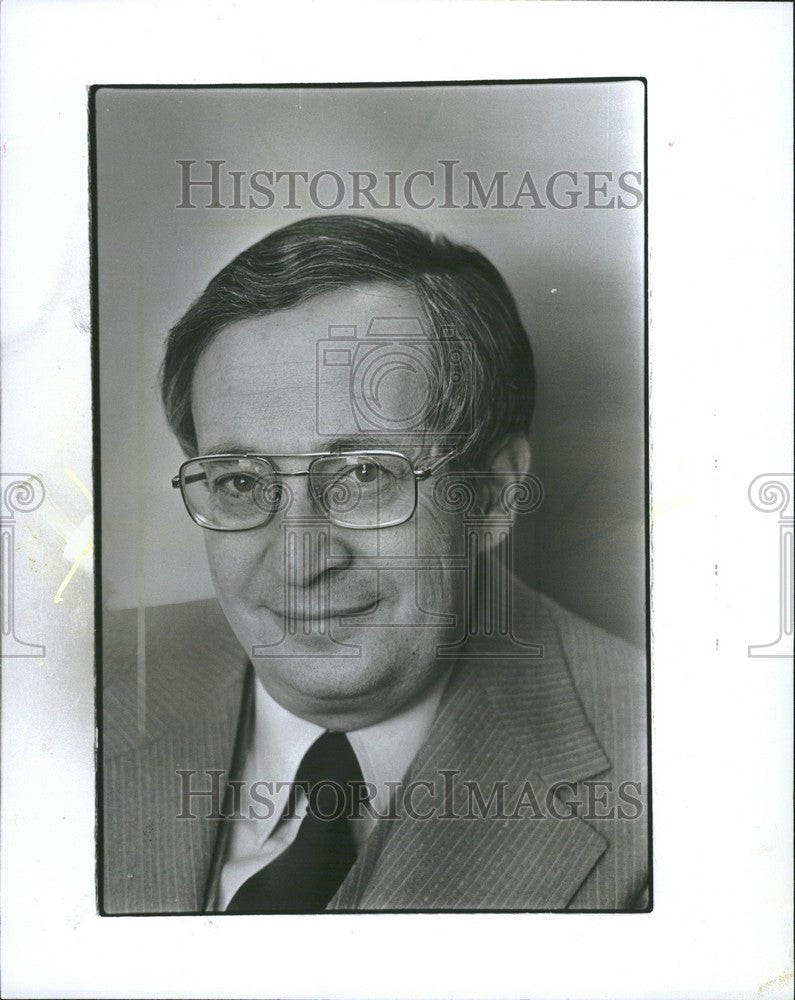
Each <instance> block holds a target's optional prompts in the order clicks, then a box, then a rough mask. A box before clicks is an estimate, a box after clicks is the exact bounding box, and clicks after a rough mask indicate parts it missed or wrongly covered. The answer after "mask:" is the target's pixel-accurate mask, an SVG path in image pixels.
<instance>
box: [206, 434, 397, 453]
mask: <svg viewBox="0 0 795 1000" xmlns="http://www.w3.org/2000/svg"><path fill="white" fill-rule="evenodd" d="M313 444H314V446H315V447H313V448H307V450H306V452H303V453H302V452H289V453H288V454H309V455H311V454H314V453H315V452H327V451H369V450H377V451H405V448H406V442H403V443H402V444H399V443H398V442H396V441H394V440H393V439H392V438H391V437H390V436H388V435H378V434H357V435H355V436H350V437H339V438H331V439H324V440H323V441H314V442H313ZM202 454H203V455H280V454H285V452H282V451H280V450H279V449H275V448H270V449H269V448H262V447H260V446H259V445H255V444H250V443H246V442H243V441H231V440H227V441H219V442H218V444H215V445H213V446H212V447H211V448H207V450H206V451H203V452H202Z"/></svg>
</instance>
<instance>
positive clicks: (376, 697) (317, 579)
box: [103, 216, 647, 913]
mask: <svg viewBox="0 0 795 1000" xmlns="http://www.w3.org/2000/svg"><path fill="white" fill-rule="evenodd" d="M161 376H162V390H163V399H164V403H165V407H166V413H167V416H168V419H169V423H170V425H171V427H172V429H173V431H174V432H175V434H176V435H177V438H178V439H179V441H180V443H181V445H182V448H183V450H184V451H185V454H186V456H187V461H186V462H185V463H183V465H182V466H181V468H180V470H179V472H178V474H177V475H176V476H175V478H174V482H173V485H174V486H175V487H178V488H179V489H180V491H181V494H182V498H183V501H184V503H185V506H186V508H187V511H188V513H189V514H190V516H191V517H192V518H193V520H194V521H195V522H196V523H197V525H199V527H200V528H201V529H203V533H204V540H205V543H206V548H207V555H208V559H209V564H210V569H211V573H212V578H213V582H214V586H215V590H216V594H217V598H218V600H217V604H216V603H215V602H202V603H199V604H188V605H180V606H175V607H170V608H165V609H148V610H147V619H146V623H147V632H146V650H147V659H146V675H145V684H144V683H143V681H142V678H141V677H140V676H139V675H138V673H137V671H136V665H135V664H136V659H135V656H136V648H137V645H136V644H137V639H136V635H135V625H134V623H133V621H132V619H131V618H130V617H129V616H128V617H127V618H124V617H122V619H121V620H118V621H115V622H109V624H108V626H107V627H106V642H105V661H104V664H103V694H104V726H103V759H104V778H103V791H104V799H105V808H104V824H103V839H104V848H105V863H104V900H103V902H104V909H105V912H108V913H128V912H201V911H223V912H237V913H256V912H312V911H320V910H326V909H328V910H351V909H354V910H384V909H386V910H425V909H432V910H433V909H435V910H448V909H449V910H460V909H493V910H500V909H513V910H526V909H564V908H572V909H606V910H630V909H638V908H642V907H644V906H646V905H647V898H646V896H645V895H644V887H645V884H646V878H647V858H646V847H647V825H646V813H645V796H646V791H647V789H646V763H645V742H646V735H645V711H646V694H645V671H644V668H643V663H642V658H641V657H640V655H639V654H638V653H637V652H636V651H635V650H633V649H632V648H630V647H628V646H627V645H626V644H625V643H623V642H621V641H620V640H618V639H615V638H613V637H611V636H608V635H607V634H606V633H604V632H602V631H601V630H600V629H598V628H596V627H594V626H592V625H589V624H587V623H586V622H584V621H582V620H580V619H578V618H576V617H575V616H574V615H572V614H570V613H569V612H567V611H564V610H563V609H562V608H560V607H558V606H557V605H555V604H554V603H553V602H551V601H549V600H547V599H546V598H543V597H542V596H540V595H538V594H535V593H533V592H531V591H529V590H528V589H527V588H526V587H525V586H523V585H522V584H521V583H520V582H519V581H518V580H517V579H516V578H515V577H513V575H512V574H511V572H510V523H511V520H512V518H513V517H514V516H515V514H516V512H517V509H520V508H521V505H522V501H523V500H524V502H525V508H526V509H530V508H532V505H533V504H532V502H531V503H529V504H528V503H527V498H528V497H532V496H533V495H534V494H533V491H534V490H535V502H537V501H538V499H539V498H540V492H539V489H538V485H539V484H538V483H537V481H535V480H534V479H533V478H532V476H530V474H529V470H530V446H529V441H528V431H529V424H530V418H531V414H532V408H533V398H534V374H533V359H532V353H531V349H530V344H529V341H528V338H527V336H526V334H525V331H524V329H523V327H522V324H521V321H520V319H519V316H518V314H517V310H516V306H515V304H514V302H513V299H512V297H511V295H510V292H509V291H508V289H507V287H506V285H505V283H504V282H503V280H502V278H501V277H500V275H499V274H498V272H497V271H496V269H495V268H494V267H493V266H492V265H491V264H490V263H489V262H488V261H486V260H485V258H484V257H483V256H482V255H481V254H479V253H478V252H476V251H475V250H473V249H471V248H467V247H463V246H458V245H455V244H453V243H450V242H448V241H445V240H442V239H437V240H433V239H431V238H430V237H428V236H426V235H424V234H423V233H421V232H419V231H418V230H416V229H414V228H413V227H410V226H406V225H398V224H392V223H386V222H382V221H377V220H372V219H362V218H354V217H347V216H332V217H324V218H317V219H306V220H303V221H301V222H297V223H295V224H293V225H290V226H287V227H285V228H284V229H281V230H279V231H277V232H275V233H273V234H271V235H270V236H268V237H266V238H265V239H263V240H262V241H260V242H259V243H257V244H255V245H254V246H252V247H251V248H249V249H248V250H246V251H245V252H243V253H242V254H240V255H239V256H238V257H237V258H235V260H233V261H232V262H231V263H230V264H229V265H227V266H226V267H225V268H224V269H223V270H222V271H221V272H220V273H219V274H218V275H217V276H216V277H215V278H214V279H213V280H212V281H211V282H210V284H209V285H208V287H207V289H206V290H205V291H204V293H203V294H202V295H201V296H200V298H199V299H198V300H197V301H196V302H195V303H194V305H193V306H191V308H190V309H189V310H188V312H187V313H186V314H185V316H184V317H183V318H182V319H181V320H180V321H179V322H178V323H177V324H176V325H175V326H174V327H173V329H172V331H171V334H170V336H169V341H168V345H167V350H166V355H165V360H164V363H163V367H162V372H161ZM142 717H144V718H145V727H142V726H141V725H140V719H141V718H142ZM142 728H143V731H142Z"/></svg>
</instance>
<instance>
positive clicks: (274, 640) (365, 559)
mask: <svg viewBox="0 0 795 1000" xmlns="http://www.w3.org/2000/svg"><path fill="white" fill-rule="evenodd" d="M420 315H421V310H420V305H419V302H418V301H417V299H416V296H415V295H414V293H413V292H411V291H409V290H406V289H403V288H399V287H397V286H393V285H387V284H382V285H368V286H362V287H360V288H347V289H342V290H339V291H336V292H332V293H327V294H324V295H321V296H318V297H316V298H314V299H311V300H310V301H309V302H307V303H305V304H302V305H299V306H296V307H294V308H292V309H288V310H285V311H282V312H278V313H273V314H271V315H269V316H264V317H258V318H253V319H248V320H244V321H241V322H238V323H234V324H232V325H230V326H228V327H227V328H226V329H224V330H223V331H222V332H221V333H220V334H218V335H217V337H216V338H215V339H214V340H213V341H212V343H211V344H210V345H209V347H207V349H206V350H205V351H204V353H203V354H202V356H201V358H200V360H199V363H198V365H197V368H196V372H195V375H194V380H193V417H194V422H195V425H196V432H197V442H198V449H199V454H200V455H205V454H208V453H213V452H222V451H226V452H235V453H237V452H241V453H256V454H261V455H271V456H278V455H283V454H294V453H303V452H324V451H329V450H333V449H334V448H335V447H339V446H342V447H343V448H344V449H345V450H351V449H356V448H374V447H380V448H383V449H390V450H395V451H401V452H403V453H404V454H406V455H407V457H408V458H409V459H411V461H412V462H413V464H414V466H415V467H417V468H423V467H425V466H426V465H428V464H429V463H430V462H431V460H432V452H431V447H432V442H430V441H425V442H424V443H423V442H420V441H417V440H414V441H413V442H412V440H411V439H407V437H406V436H405V435H404V436H403V437H399V436H398V435H396V434H395V432H394V430H393V429H394V428H395V427H401V426H402V427H403V428H405V427H406V426H410V425H411V424H412V420H413V415H414V414H416V413H417V412H418V411H421V410H422V408H423V403H424V400H423V399H422V398H421V396H422V390H423V386H422V384H421V382H418V380H417V377H416V372H411V371H410V370H409V369H407V368H406V367H405V366H404V365H401V364H397V365H389V364H386V365H384V366H382V367H381V369H380V375H381V376H382V377H378V375H376V379H375V381H372V380H371V381H370V387H371V389H373V391H377V394H378V398H377V413H375V414H373V419H372V420H369V421H366V422H365V423H363V421H362V414H363V413H366V412H367V401H366V400H362V399H358V400H357V399H354V400H352V399H351V394H352V392H353V393H354V395H355V394H356V393H357V392H358V391H359V390H358V389H352V388H351V386H352V380H351V377H350V376H351V364H345V363H343V364H328V363H326V355H324V353H323V349H322V346H321V349H320V350H319V349H318V347H317V345H318V342H321V345H322V344H323V342H326V343H328V335H329V326H330V325H332V326H347V327H352V326H354V325H355V326H356V328H357V331H358V336H359V340H360V341H361V339H362V337H363V336H364V334H365V332H366V331H367V329H368V327H369V324H370V322H371V320H372V319H373V318H374V317H390V318H391V321H395V323H396V329H398V328H400V327H401V324H400V322H397V321H398V320H403V329H405V321H407V320H410V319H411V318H413V317H419V316H420ZM344 333H347V334H350V333H351V331H344ZM387 343H388V341H387ZM353 346H355V344H354V345H353ZM331 357H333V356H331ZM337 357H338V358H339V357H342V358H343V360H344V355H337ZM352 362H353V358H352ZM353 363H355V362H353ZM353 381H354V382H355V380H353ZM356 402H358V403H359V404H362V405H360V406H359V409H358V410H357V407H356V406H355V405H352V403H356ZM370 402H371V404H372V401H370ZM370 408H371V410H372V405H371V407H370ZM379 427H381V428H382V429H381V430H379ZM332 432H333V433H332ZM445 450H449V448H447V449H442V452H441V453H444V451H445ZM439 453H440V452H439V451H438V450H437V452H436V453H435V456H438V454H439ZM273 462H274V464H275V466H276V467H277V468H278V469H281V470H282V471H285V472H288V471H289V472H293V471H302V470H306V468H307V466H308V464H309V459H282V458H274V459H273ZM444 471H446V470H444V469H442V470H441V472H444ZM283 482H284V483H285V484H286V485H287V486H288V488H289V490H290V494H291V502H290V503H289V506H288V507H286V508H285V509H284V510H282V511H279V512H278V513H276V514H275V515H274V517H273V518H272V519H271V521H270V522H269V523H268V524H266V525H265V526H264V527H260V528H254V529H251V530H248V531H239V532H217V531H205V533H204V535H205V542H206V546H207V553H208V558H209V562H210V569H211V572H212V576H213V581H214V584H215V589H216V592H217V595H218V599H219V601H220V603H221V606H222V608H223V610H224V613H225V614H226V617H227V618H228V620H229V622H230V624H231V626H232V628H233V630H234V631H235V634H236V635H237V637H238V639H239V640H240V642H241V643H242V645H243V647H244V649H245V650H246V651H247V652H248V653H249V655H250V656H252V662H253V663H254V666H255V669H256V671H257V673H258V676H259V678H260V680H261V681H262V683H263V684H264V686H265V687H266V689H267V690H268V691H269V692H270V694H271V695H272V696H273V697H274V698H275V699H276V700H277V701H278V702H279V703H280V704H282V705H283V706H284V707H285V708H287V709H288V710H289V711H291V712H293V713H294V714H296V715H299V716H302V717H304V718H308V719H311V720H312V721H314V722H317V723H319V724H320V725H324V726H327V727H328V728H335V729H353V728H359V727H361V726H364V725H368V724H371V723H373V722H376V721H378V720H380V719H382V718H387V717H389V716H391V715H393V714H394V713H395V712H397V711H398V710H399V709H401V708H402V707H404V706H407V705H408V704H410V703H411V702H412V701H414V700H415V699H416V698H417V697H418V696H420V695H421V694H422V693H423V692H424V691H425V690H426V689H427V688H428V686H429V685H430V684H432V683H433V681H434V680H435V679H436V678H437V677H438V676H440V674H441V673H442V672H443V671H444V670H446V669H447V667H449V665H450V662H451V661H450V660H449V659H443V658H437V656H436V647H437V646H438V645H439V644H440V643H443V642H446V643H450V642H453V641H454V640H455V639H456V638H458V637H459V636H460V634H461V632H460V622H461V620H462V619H461V613H462V607H463V601H462V594H463V589H464V583H465V574H464V571H463V569H462V568H461V559H460V558H459V559H457V560H456V566H457V567H458V568H456V569H453V567H452V564H451V557H452V556H461V555H462V554H463V551H464V547H463V538H462V522H461V515H460V514H452V513H449V512H444V511H443V510H440V509H439V507H438V506H437V505H436V504H435V503H434V501H433V488H434V484H435V482H437V479H436V477H431V478H430V479H429V480H427V481H425V482H420V483H419V484H418V503H417V510H416V512H415V514H414V517H413V518H412V519H411V520H409V521H407V522H406V523H404V524H401V525H397V526H393V527H383V528H375V529H370V530H356V529H353V528H342V527H337V526H336V525H331V524H330V523H329V521H328V520H327V519H324V518H323V516H322V515H321V514H319V512H318V510H317V508H316V507H315V506H314V505H313V503H312V500H311V497H310V494H309V492H308V480H307V478H306V477H305V476H304V477H295V478H286V479H285V480H283ZM418 556H421V557H422V560H423V561H422V563H419V562H418V560H417V557H418ZM374 557H377V559H378V562H377V568H376V567H375V566H374V565H373V559H374ZM451 615H452V616H454V617H452V618H450V617H449V616H451ZM354 616H356V620H352V619H353V618H354ZM256 647H259V649H256ZM255 653H260V654H262V653H264V654H265V655H255Z"/></svg>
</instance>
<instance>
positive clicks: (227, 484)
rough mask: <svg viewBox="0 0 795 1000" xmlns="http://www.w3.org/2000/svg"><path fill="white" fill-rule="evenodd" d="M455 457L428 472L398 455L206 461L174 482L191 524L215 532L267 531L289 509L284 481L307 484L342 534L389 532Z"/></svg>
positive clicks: (193, 462)
mask: <svg viewBox="0 0 795 1000" xmlns="http://www.w3.org/2000/svg"><path fill="white" fill-rule="evenodd" d="M455 454H456V453H455V452H454V451H453V452H450V453H449V454H447V455H444V456H442V457H441V458H438V459H437V460H436V461H434V462H433V463H431V464H430V465H428V466H426V467H425V468H423V469H416V468H415V467H414V465H413V463H412V462H411V460H410V459H408V458H406V456H405V455H402V454H400V452H397V451H378V450H376V451H334V452H328V451H323V452H306V453H304V454H297V455H248V454H247V455H234V454H229V455H200V456H199V457H198V458H192V459H190V460H189V461H187V462H184V463H183V464H182V465H181V466H180V469H179V472H178V473H177V475H176V476H174V478H173V479H172V480H171V485H172V486H173V487H174V489H178V490H180V492H181V493H182V499H183V501H184V503H185V506H186V508H187V510H188V513H189V514H190V516H191V518H192V519H193V520H194V521H195V522H196V524H198V525H200V527H202V528H209V529H210V530H211V531H248V530H250V529H252V528H262V527H264V526H265V525H266V524H267V523H268V522H269V521H270V520H271V518H272V517H273V516H274V514H276V513H277V511H279V510H284V509H286V508H287V507H288V506H289V504H290V498H291V491H290V490H289V487H288V486H287V484H286V483H284V482H282V480H283V479H285V478H288V477H294V476H307V477H308V479H309V496H310V498H311V500H312V503H313V505H314V507H315V509H316V510H317V511H318V513H320V514H321V515H322V516H324V517H326V518H328V520H329V521H330V522H331V523H332V524H335V525H337V526H338V527H340V528H356V529H360V528H391V527H394V526H396V525H398V524H403V523H404V522H405V521H408V520H409V519H410V518H411V517H413V515H414V512H415V510H416V509H417V484H418V483H420V482H422V481H423V480H425V479H428V478H429V477H430V476H432V475H433V474H434V472H436V470H437V469H439V468H441V466H442V465H444V464H445V462H449V461H450V459H451V458H453V457H454V456H455ZM283 458H290V459H293V458H309V459H311V461H310V463H309V466H308V468H307V469H305V470H303V471H300V472H284V471H282V470H281V469H277V468H276V466H275V465H274V464H273V460H274V459H283Z"/></svg>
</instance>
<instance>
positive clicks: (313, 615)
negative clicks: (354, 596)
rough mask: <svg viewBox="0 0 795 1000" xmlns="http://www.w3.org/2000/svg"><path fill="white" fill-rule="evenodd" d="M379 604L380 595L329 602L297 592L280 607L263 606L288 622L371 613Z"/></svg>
mask: <svg viewBox="0 0 795 1000" xmlns="http://www.w3.org/2000/svg"><path fill="white" fill-rule="evenodd" d="M378 604H379V598H378V597H372V598H369V599H367V600H357V601H345V602H342V601H333V602H329V601H326V600H322V599H319V598H318V597H317V596H315V595H310V594H295V595H293V596H292V597H290V596H288V597H286V598H285V601H284V603H283V604H282V606H281V607H280V608H277V607H273V606H272V605H271V604H264V605H263V606H264V607H265V608H267V610H268V611H270V612H271V613H272V614H274V615H276V616H277V617H278V618H282V619H284V620H285V621H287V622H316V621H331V620H333V619H336V618H349V617H352V616H353V615H366V614H371V613H372V612H373V611H375V609H376V608H377V607H378Z"/></svg>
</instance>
